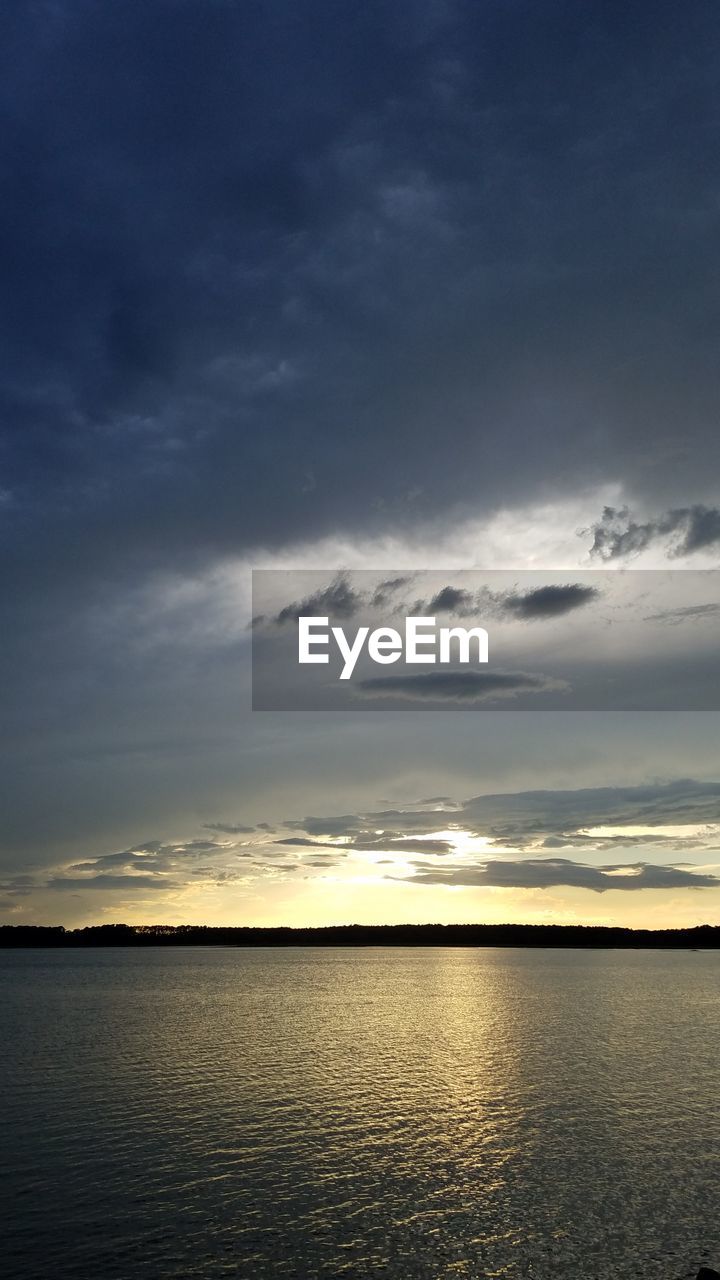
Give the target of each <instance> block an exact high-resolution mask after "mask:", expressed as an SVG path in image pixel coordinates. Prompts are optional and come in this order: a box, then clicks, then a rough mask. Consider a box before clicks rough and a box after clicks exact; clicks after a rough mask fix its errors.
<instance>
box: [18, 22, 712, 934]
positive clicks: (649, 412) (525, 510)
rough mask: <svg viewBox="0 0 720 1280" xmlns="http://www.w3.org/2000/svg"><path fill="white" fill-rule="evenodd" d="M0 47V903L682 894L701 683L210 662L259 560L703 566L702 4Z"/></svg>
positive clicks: (707, 119)
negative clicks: (404, 697)
mask: <svg viewBox="0 0 720 1280" xmlns="http://www.w3.org/2000/svg"><path fill="white" fill-rule="evenodd" d="M0 36H1V39H0V59H2V62H3V68H2V72H3V73H2V77H1V79H0V94H1V95H2V97H3V100H4V101H3V108H4V116H5V127H4V129H3V135H2V141H1V143H0V146H1V147H2V152H3V165H4V171H5V174H6V183H7V186H6V191H5V195H4V199H3V202H2V206H1V207H0V222H1V223H2V235H1V236H0V255H1V256H2V259H3V270H4V278H5V288H4V290H3V294H2V301H1V303H0V305H1V306H2V311H3V320H2V328H3V337H4V342H5V349H6V359H5V361H4V363H3V371H2V376H1V377H0V398H1V400H2V409H3V412H2V423H3V426H2V434H1V439H0V521H1V522H2V535H3V547H4V554H3V569H2V575H3V577H2V584H3V585H2V601H3V626H2V629H1V631H0V664H1V665H0V670H1V671H2V682H1V683H0V699H1V703H0V731H1V733H2V744H1V745H2V757H3V758H2V769H1V770H0V779H1V782H0V787H1V788H2V802H1V804H0V823H1V828H0V857H1V859H2V863H1V866H0V877H1V883H0V920H2V921H3V922H6V923H26V922H30V923H51V924H54V923H62V924H65V925H67V926H74V925H77V924H90V923H102V922H105V921H127V922H129V923H158V922H167V923H181V922H197V923H210V924H214V923H218V924H219V923H223V924H255V923H257V924H281V923H282V924H297V925H302V924H321V923H349V922H353V921H358V922H373V921H388V922H400V921H506V920H512V921H556V922H560V923H563V922H573V923H575V922H595V923H608V924H630V925H638V926H639V925H648V926H652V927H665V926H668V925H693V924H698V923H705V922H707V923H716V924H720V760H719V759H718V738H719V731H720V713H718V712H717V711H713V710H692V711H690V710H684V709H683V708H682V707H679V708H677V709H675V710H671V711H667V710H647V711H617V710H604V709H598V710H567V711H563V710H552V711H533V710H531V709H522V710H514V711H509V710H508V709H507V708H494V707H491V706H483V707H482V708H480V707H478V708H475V709H473V708H468V707H461V708H458V707H457V706H453V705H450V706H443V705H440V706H438V705H432V706H427V707H426V706H422V707H421V708H419V709H418V708H413V709H412V711H409V710H401V709H396V708H392V709H385V708H383V707H376V708H375V709H374V710H373V711H372V713H371V714H370V713H367V714H360V713H358V712H355V711H352V710H348V711H332V712H327V711H319V710H318V711H313V710H303V711H297V710H296V711H292V712H288V713H284V712H283V711H252V710H251V697H250V667H251V663H250V645H251V631H250V620H251V617H252V602H251V582H250V579H251V570H252V569H253V568H275V569H292V570H294V571H305V570H309V569H314V570H322V571H323V572H326V573H327V580H328V582H332V581H336V580H337V575H338V574H340V575H341V576H342V572H343V571H344V572H346V573H349V572H351V571H354V570H358V571H359V570H372V571H373V572H374V573H376V574H377V578H378V581H380V580H382V579H383V578H388V577H392V576H393V575H394V574H397V573H399V572H403V573H410V574H412V573H416V572H417V573H421V572H422V571H423V570H437V571H438V572H439V571H441V570H442V571H443V573H445V572H447V573H449V574H450V576H452V572H453V571H459V570H463V569H470V568H476V569H483V570H499V569H503V570H508V571H513V572H520V571H522V570H535V571H548V572H550V571H552V572H555V571H557V573H558V575H559V577H558V579H557V580H558V582H559V583H563V584H566V583H572V582H575V581H577V582H580V581H581V580H582V578H583V574H587V573H589V572H590V571H595V570H599V569H602V570H604V571H607V572H618V573H621V572H622V571H623V570H626V569H629V568H632V569H633V570H635V569H663V570H667V571H670V570H672V571H674V573H675V575H676V579H677V581H678V584H680V580H681V576H682V575H683V574H685V573H686V572H687V571H688V570H690V569H693V570H694V569H717V568H718V567H720V506H719V505H718V504H719V502H720V493H719V492H718V474H720V468H719V464H720V431H718V424H717V414H718V372H717V364H718V361H717V352H718V337H719V335H718V301H717V279H718V273H719V272H720V225H719V224H720V202H719V200H718V184H717V173H718V162H719V161H720V154H719V153H720V103H719V100H718V90H717V86H718V83H720V12H719V11H718V8H717V5H716V4H714V3H711V2H710V0H707V2H703V0H693V3H691V4H690V5H677V4H676V3H670V2H666V0H655V2H654V3H653V4H642V3H641V4H635V5H628V4H627V3H622V4H621V3H619V2H618V3H606V2H604V3H600V2H599V0H598V2H595V0H588V3H585V4H582V5H580V4H578V3H576V2H572V3H571V2H570V0H550V2H549V3H546V4H545V5H542V6H538V5H537V4H533V3H530V2H529V0H510V2H508V0H503V2H502V3H500V2H499V0H481V2H479V0H397V2H396V3H392V4H390V3H387V2H383V3H379V2H373V0H370V2H368V3H364V4H363V5H352V4H348V5H340V4H337V3H333V2H331V0H311V2H310V3H308V4H299V5H298V4H291V3H289V0H288V2H284V0H273V2H271V0H258V2H257V3H255V2H254V0H238V2H237V3H235V2H234V0H158V2H157V3H155V4H154V5H148V6H142V5H139V4H137V3H136V2H135V0H132V2H130V0H115V2H114V3H112V4H98V3H93V2H91V0H22V2H20V0H18V2H16V0H9V2H8V3H6V4H4V5H3V7H2V11H1V12H0ZM712 577H713V575H708V581H709V580H710V578H712ZM683 590H684V589H683V588H682V587H681V585H678V586H677V589H675V588H673V587H671V588H670V591H669V595H668V598H667V600H666V601H665V604H664V605H663V609H662V610H661V612H664V613H666V614H672V612H673V604H674V600H675V594H674V593H676V596H677V599H678V600H682V601H683V602H684V601H685V596H684V595H683ZM716 591H717V589H716V588H715V587H713V588H712V589H711V588H710V587H708V594H707V596H703V595H702V594H701V595H699V596H696V597H694V600H695V604H693V605H692V606H691V607H692V608H696V607H697V608H698V609H699V610H700V612H698V613H696V614H694V615H692V616H691V621H690V623H689V624H688V630H687V633H686V634H687V635H688V638H689V639H688V646H689V650H690V649H693V645H694V644H695V642H696V641H697V639H698V637H704V638H705V641H707V639H708V637H710V639H711V640H712V637H713V635H717V633H718V631H719V630H720V612H718V611H717V610H715V609H714V608H713V607H712V606H714V605H715V604H716V601H717V596H716V595H713V592H716ZM682 607H683V608H685V607H686V606H685V604H684V603H683V605H682ZM665 621H666V622H668V624H669V627H671V626H672V625H674V622H675V621H676V620H675V619H673V618H666V619H665ZM713 627H714V628H715V631H714V632H713V631H712V628H713ZM702 628H704V630H702ZM678 634H679V633H678ZM691 641H692V643H691ZM711 647H712V646H711ZM715 648H717V645H715ZM693 651H694V649H693ZM634 653H635V654H636V656H637V660H638V671H640V669H641V666H642V655H641V653H640V650H639V649H637V650H634ZM645 675H646V678H647V671H646V673H645ZM697 678H698V680H700V679H704V680H705V681H706V683H705V685H704V686H703V687H704V688H705V689H706V691H707V697H706V699H705V700H704V702H703V699H702V698H701V699H700V704H701V705H707V706H708V707H712V706H717V705H718V700H719V694H718V689H717V683H716V681H715V679H714V675H713V674H710V675H708V674H707V673H705V674H700V675H698V677H697ZM698 687H699V686H698ZM692 705H698V704H697V702H696V703H694V704H692Z"/></svg>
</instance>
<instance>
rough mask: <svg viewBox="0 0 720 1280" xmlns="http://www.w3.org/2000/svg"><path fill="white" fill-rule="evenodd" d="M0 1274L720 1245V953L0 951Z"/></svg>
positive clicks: (706, 1250)
mask: <svg viewBox="0 0 720 1280" xmlns="http://www.w3.org/2000/svg"><path fill="white" fill-rule="evenodd" d="M0 982H1V984H2V1009H1V1013H0V1022H1V1024H2V1025H1V1028H0V1029H1V1032H2V1058H3V1065H2V1074H3V1078H4V1085H3V1112H2V1116H3V1125H2V1152H3V1154H2V1167H1V1168H0V1187H1V1188H2V1191H1V1192H0V1194H1V1195H2V1198H3V1201H4V1204H3V1206H2V1217H1V1218H0V1221H2V1229H3V1234H4V1242H3V1244H2V1247H1V1248H2V1252H1V1254H0V1256H1V1257H2V1259H3V1266H4V1269H5V1274H6V1275H8V1276H10V1277H13V1278H14V1277H17V1278H18V1280H36V1278H37V1280H50V1278H52V1280H66V1278H67V1280H130V1278H131V1277H147V1278H148V1280H150V1278H152V1280H171V1278H172V1280H191V1278H193V1277H203V1278H204V1280H216V1278H217V1280H220V1277H228V1276H232V1277H242V1278H243V1280H270V1278H272V1280H275V1277H279V1278H282V1277H290V1276H294V1277H301V1278H303V1280H305V1278H307V1280H310V1278H312V1277H338V1278H340V1280H342V1278H345V1277H346V1278H348V1280H349V1278H352V1277H387V1278H388V1280H408V1278H411V1277H428V1278H429V1280H450V1278H451V1277H452V1278H454V1277H478V1278H479V1277H494V1276H507V1277H518V1278H519V1277H526V1276H529V1277H535V1278H536V1280H545V1277H548V1278H550V1277H552V1278H553V1280H565V1278H566V1277H567V1280H570V1278H571V1277H572V1280H578V1278H579V1277H582V1280H593V1277H597V1278H598V1280H600V1278H603V1280H605V1278H606V1277H614V1278H616V1280H621V1278H623V1280H624V1278H625V1277H628V1278H629V1277H637V1276H642V1277H644V1278H646V1280H647V1278H649V1280H653V1278H654V1277H657V1280H675V1278H676V1277H681V1276H683V1277H684V1276H690V1275H693V1276H694V1274H695V1272H696V1271H697V1267H698V1265H699V1264H700V1263H701V1262H703V1261H706V1262H709V1263H715V1264H716V1265H717V1264H719V1263H720V1215H718V1212H717V1208H718V1204H717V1199H718V1198H717V1190H718V1185H719V1181H718V1179H719V1175H720V1108H719V1107H718V1099H719V1098H720V1056H719V1054H718V1047H719V1046H720V1034H719V1033H720V954H715V953H701V952H696V953H693V952H672V953H667V954H663V953H662V952H652V951H644V952H627V951H616V952H612V951H573V952H565V951H553V950H543V951H531V950H528V951H521V950H492V949H487V950H450V949H447V950H444V949H418V950H414V949H413V950H404V949H403V950H395V949H384V948H379V949H372V950H352V951H346V950H339V949H322V950H315V949H292V950H234V949H202V948H192V949H188V950H184V949H167V950H163V949H159V948H153V949H149V950H137V951H134V950H122V949H114V948H113V949H108V950H92V951H66V952H57V951H41V950H37V951H25V952H4V953H0Z"/></svg>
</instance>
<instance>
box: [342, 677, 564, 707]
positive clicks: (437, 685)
mask: <svg viewBox="0 0 720 1280" xmlns="http://www.w3.org/2000/svg"><path fill="white" fill-rule="evenodd" d="M568 688H569V686H568V685H567V683H566V682H565V681H564V680H557V679H554V678H552V677H551V676H543V675H530V674H528V673H527V672H524V671H429V672H419V673H418V674H417V675H397V676H373V677H371V678H369V679H366V680H359V681H358V682H357V684H356V685H355V690H357V691H358V696H362V697H366V698H401V699H406V700H408V701H411V702H423V701H428V702H449V703H472V702H496V701H497V700H498V699H502V698H515V697H519V696H520V695H521V694H536V693H538V694H541V693H549V692H563V691H564V690H566V689H568Z"/></svg>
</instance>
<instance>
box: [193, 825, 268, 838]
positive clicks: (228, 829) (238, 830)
mask: <svg viewBox="0 0 720 1280" xmlns="http://www.w3.org/2000/svg"><path fill="white" fill-rule="evenodd" d="M203 827H204V828H205V830H206V831H219V832H220V833H221V834H223V835H228V836H236V835H250V833H251V832H253V831H254V830H255V828H254V827H246V826H243V825H242V823H239V822H204V823H203Z"/></svg>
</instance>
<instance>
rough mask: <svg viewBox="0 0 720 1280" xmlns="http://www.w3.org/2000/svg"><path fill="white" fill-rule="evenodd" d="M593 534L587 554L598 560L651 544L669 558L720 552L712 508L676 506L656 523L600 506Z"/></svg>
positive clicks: (719, 523) (718, 519) (718, 520)
mask: <svg viewBox="0 0 720 1280" xmlns="http://www.w3.org/2000/svg"><path fill="white" fill-rule="evenodd" d="M589 532H590V533H592V535H593V542H592V546H591V548H590V554H591V555H593V556H596V557H598V558H599V559H601V560H619V559H622V558H623V557H626V556H633V555H638V554H639V553H640V552H641V551H644V550H645V549H646V548H647V547H649V546H652V545H653V544H655V543H660V544H662V545H663V546H664V548H665V551H666V554H667V555H668V557H669V558H670V559H677V557H679V556H687V555H692V553H693V552H695V551H706V550H708V549H709V548H710V549H713V548H717V549H718V550H720V510H718V509H717V508H716V507H704V506H702V505H697V506H693V507H677V508H675V509H674V510H672V511H667V512H666V513H665V514H664V515H661V516H659V517H658V518H657V519H656V520H648V521H645V522H642V521H640V522H639V521H637V520H635V519H634V518H633V517H632V515H631V514H630V512H629V510H628V508H627V507H621V508H619V509H618V508H616V507H604V508H603V513H602V516H601V518H600V520H599V521H598V522H597V524H594V525H593V526H592V528H591V529H590V530H589Z"/></svg>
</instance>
